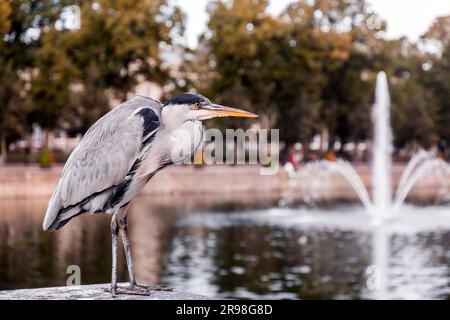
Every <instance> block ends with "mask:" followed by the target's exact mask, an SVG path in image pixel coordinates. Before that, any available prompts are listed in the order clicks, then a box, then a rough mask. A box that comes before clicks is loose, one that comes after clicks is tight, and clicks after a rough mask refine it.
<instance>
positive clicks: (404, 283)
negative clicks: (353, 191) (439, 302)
mask: <svg viewBox="0 0 450 320" xmlns="http://www.w3.org/2000/svg"><path fill="white" fill-rule="evenodd" d="M45 207H46V200H45V199H43V200H27V201H19V200H16V201H2V202H1V203H0V289H15V288H31V287H42V286H60V285H65V283H66V279H67V277H68V274H67V273H66V269H67V267H68V266H69V265H78V266H79V267H80V268H81V282H82V284H88V283H107V282H109V281H110V273H111V268H110V263H111V236H110V232H109V230H110V229H109V217H108V216H106V215H96V216H89V215H83V216H80V217H78V218H75V219H74V220H72V221H71V222H70V223H69V224H67V225H66V226H65V227H64V228H63V229H62V230H60V231H58V232H54V233H49V232H43V231H42V229H41V223H42V217H43V212H44V211H45ZM333 207H334V208H333V209H331V208H304V207H291V208H280V207H278V206H277V201H276V199H270V198H267V197H266V196H264V195H260V196H252V197H246V196H240V197H236V196H233V197H231V196H228V197H223V196H171V197H167V196H166V197H145V198H144V197H141V198H138V199H136V201H134V203H133V204H132V208H131V210H130V215H129V231H130V238H131V242H132V246H133V256H134V260H135V269H136V274H137V278H138V281H139V282H141V283H159V284H165V285H167V286H170V287H173V288H176V289H178V290H182V291H188V292H191V293H198V294H203V295H209V296H215V297H224V298H276V299H278V298H287V299H298V298H300V299H305V298H307V299H324V298H337V299H343V298H380V297H381V298H432V299H449V298H450V249H449V248H450V208H445V207H426V208H420V207H413V206H406V207H405V208H404V209H403V212H402V218H400V219H398V220H395V221H390V222H388V223H387V225H386V226H385V227H383V228H382V233H381V237H383V238H384V240H385V241H379V240H380V233H379V232H378V231H379V230H380V229H379V228H378V229H377V228H376V227H374V226H371V225H370V223H369V222H368V220H369V219H368V216H367V215H366V214H365V212H364V210H363V209H362V208H361V207H359V206H348V205H347V206H344V205H333ZM377 230H378V231H377ZM377 232H378V233H377ZM376 239H378V240H376ZM374 252H378V253H381V255H380V254H378V255H374ZM121 254H122V252H121ZM380 257H381V258H380ZM377 259H378V260H377ZM380 259H381V260H380ZM124 260H125V259H124V258H123V256H122V255H120V260H119V261H120V266H119V280H120V281H127V273H126V264H125V261H124ZM374 265H375V269H374V268H373V266H374ZM380 265H381V266H380ZM380 270H381V271H380ZM380 279H382V281H380ZM383 283H385V284H386V285H385V286H383V285H380V284H383Z"/></svg>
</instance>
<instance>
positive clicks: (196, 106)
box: [194, 102, 202, 109]
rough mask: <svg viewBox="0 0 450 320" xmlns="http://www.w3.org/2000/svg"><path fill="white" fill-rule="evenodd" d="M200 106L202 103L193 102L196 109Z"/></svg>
mask: <svg viewBox="0 0 450 320" xmlns="http://www.w3.org/2000/svg"><path fill="white" fill-rule="evenodd" d="M201 106H202V105H201V103H200V102H196V103H194V108H195V109H198V108H200V107H201Z"/></svg>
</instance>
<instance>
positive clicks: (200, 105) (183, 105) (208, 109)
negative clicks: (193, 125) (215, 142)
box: [162, 93, 257, 123]
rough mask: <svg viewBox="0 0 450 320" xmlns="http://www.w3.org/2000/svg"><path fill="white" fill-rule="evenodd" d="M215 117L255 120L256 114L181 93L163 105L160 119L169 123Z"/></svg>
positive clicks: (191, 94)
mask: <svg viewBox="0 0 450 320" xmlns="http://www.w3.org/2000/svg"><path fill="white" fill-rule="evenodd" d="M216 117H244V118H255V117H257V115H256V114H254V113H251V112H247V111H244V110H240V109H236V108H230V107H226V106H222V105H220V104H215V103H212V102H211V101H209V99H208V98H206V97H204V96H202V95H200V94H196V93H183V94H181V95H179V96H177V97H175V98H173V99H171V100H169V101H167V102H166V103H165V104H164V107H163V109H162V118H163V121H164V120H168V121H170V122H178V123H179V122H184V121H188V120H199V121H201V120H207V119H211V118H216Z"/></svg>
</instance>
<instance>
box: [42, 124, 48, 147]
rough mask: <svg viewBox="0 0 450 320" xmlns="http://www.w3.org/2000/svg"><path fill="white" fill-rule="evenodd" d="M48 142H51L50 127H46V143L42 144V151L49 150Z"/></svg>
mask: <svg viewBox="0 0 450 320" xmlns="http://www.w3.org/2000/svg"><path fill="white" fill-rule="evenodd" d="M48 142H49V131H48V129H44V145H43V146H42V151H47V150H48Z"/></svg>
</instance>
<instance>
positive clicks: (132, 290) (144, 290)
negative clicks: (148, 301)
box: [118, 207, 172, 295]
mask: <svg viewBox="0 0 450 320" xmlns="http://www.w3.org/2000/svg"><path fill="white" fill-rule="evenodd" d="M121 209H122V210H121V211H120V216H119V217H118V224H119V232H120V236H121V238H122V243H123V248H124V250H125V257H126V259H127V267H128V274H129V277H130V287H129V289H125V288H120V292H122V291H123V293H128V294H138V295H148V294H150V291H151V290H158V291H172V289H171V288H166V287H164V286H157V285H140V284H138V283H137V282H136V277H135V275H134V269H133V258H132V255H131V245H130V239H129V238H128V212H127V207H123V208H121Z"/></svg>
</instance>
